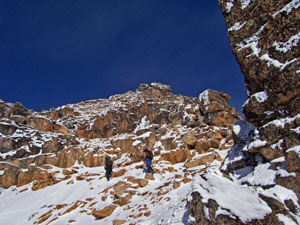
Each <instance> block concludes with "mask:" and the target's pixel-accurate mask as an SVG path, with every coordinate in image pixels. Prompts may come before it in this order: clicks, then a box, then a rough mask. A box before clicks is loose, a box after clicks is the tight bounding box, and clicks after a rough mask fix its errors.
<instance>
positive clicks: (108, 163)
mask: <svg viewBox="0 0 300 225" xmlns="http://www.w3.org/2000/svg"><path fill="white" fill-rule="evenodd" d="M112 168H113V162H112V160H111V158H110V157H109V156H106V157H105V171H106V172H105V176H106V179H107V180H109V179H110V178H111V176H112Z"/></svg>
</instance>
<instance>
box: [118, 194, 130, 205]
mask: <svg viewBox="0 0 300 225" xmlns="http://www.w3.org/2000/svg"><path fill="white" fill-rule="evenodd" d="M131 198H132V194H129V193H128V194H126V195H125V196H121V197H120V198H119V205H120V206H123V205H127V204H128V203H129V201H130V199H131Z"/></svg>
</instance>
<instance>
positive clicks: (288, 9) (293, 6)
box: [272, 0, 300, 18]
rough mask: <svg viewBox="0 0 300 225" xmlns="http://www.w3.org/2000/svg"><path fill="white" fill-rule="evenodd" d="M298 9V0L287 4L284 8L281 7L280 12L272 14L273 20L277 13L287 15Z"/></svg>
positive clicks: (299, 5)
mask: <svg viewBox="0 0 300 225" xmlns="http://www.w3.org/2000/svg"><path fill="white" fill-rule="evenodd" d="M299 7H300V1H299V0H293V1H291V2H290V3H289V4H287V5H286V6H285V7H283V8H282V9H281V10H280V11H278V12H276V13H274V14H273V15H272V16H273V18H275V16H276V15H277V14H278V13H282V12H286V14H289V13H290V12H291V11H292V10H293V9H298V8H299Z"/></svg>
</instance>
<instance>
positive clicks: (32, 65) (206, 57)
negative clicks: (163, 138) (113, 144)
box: [0, 0, 246, 112]
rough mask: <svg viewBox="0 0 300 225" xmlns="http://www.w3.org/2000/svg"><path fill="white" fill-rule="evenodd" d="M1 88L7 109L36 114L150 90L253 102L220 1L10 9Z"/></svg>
mask: <svg viewBox="0 0 300 225" xmlns="http://www.w3.org/2000/svg"><path fill="white" fill-rule="evenodd" d="M0 79H1V88H0V99H2V100H4V101H6V102H12V103H14V102H21V103H22V104H23V105H24V106H25V107H27V108H29V109H33V110H35V111H41V110H42V109H50V108H52V107H57V106H61V105H65V104H68V103H76V102H80V101H83V100H91V99H97V98H108V97H109V96H111V95H114V94H121V93H124V92H126V91H129V90H132V91H135V90H136V89H137V87H138V85H139V84H141V83H151V82H161V83H164V84H167V85H170V86H171V88H172V91H173V92H174V93H175V94H182V95H186V96H192V97H197V96H199V94H200V93H201V92H203V91H204V90H206V89H214V90H217V91H222V92H226V93H228V94H229V95H230V96H231V97H232V99H231V100H230V102H229V103H230V105H232V106H234V107H236V108H237V109H238V110H239V111H240V112H241V106H242V105H243V103H244V101H245V100H246V89H245V86H244V78H243V75H242V74H241V71H240V68H239V65H238V63H237V62H236V61H235V58H234V55H233V54H232V49H231V46H230V44H229V40H228V36H227V33H226V28H225V23H224V19H223V16H222V12H221V8H219V6H218V4H217V0H208V1H202V0H189V1H184V0H105V1H104V0H95V1H92V0H86V1H82V0H47V1H39V0H30V1H25V0H2V1H0Z"/></svg>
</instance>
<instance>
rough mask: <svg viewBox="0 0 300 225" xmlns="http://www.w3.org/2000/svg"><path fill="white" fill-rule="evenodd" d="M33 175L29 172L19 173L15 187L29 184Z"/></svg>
mask: <svg viewBox="0 0 300 225" xmlns="http://www.w3.org/2000/svg"><path fill="white" fill-rule="evenodd" d="M32 178H33V173H32V172H29V171H22V170H21V171H20V172H19V173H18V178H17V186H18V187H20V186H23V185H26V184H29V183H30V182H31V181H32Z"/></svg>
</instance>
